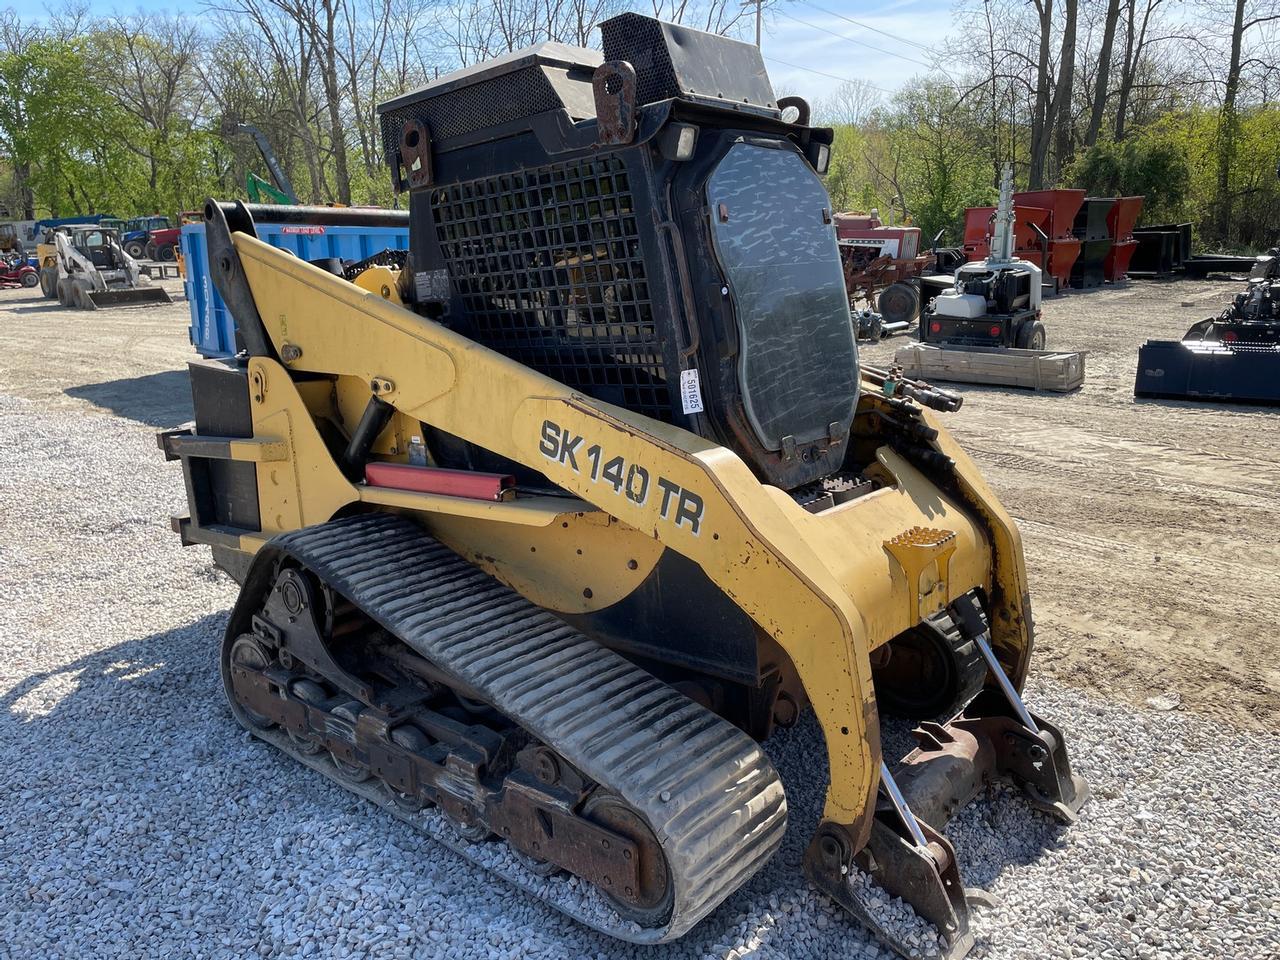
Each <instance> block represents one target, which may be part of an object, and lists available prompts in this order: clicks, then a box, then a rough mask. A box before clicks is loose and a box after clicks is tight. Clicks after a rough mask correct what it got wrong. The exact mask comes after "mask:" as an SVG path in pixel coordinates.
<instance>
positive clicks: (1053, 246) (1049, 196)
mask: <svg viewBox="0 0 1280 960" xmlns="http://www.w3.org/2000/svg"><path fill="white" fill-rule="evenodd" d="M1013 202H1014V203H1016V204H1024V203H1025V204H1026V205H1027V206H1030V207H1040V208H1041V209H1044V210H1048V211H1049V226H1048V229H1047V230H1046V231H1045V232H1046V233H1047V234H1048V236H1049V263H1048V266H1047V267H1046V268H1045V273H1047V274H1048V275H1049V276H1051V277H1053V278H1054V279H1056V280H1057V281H1058V286H1059V287H1065V286H1066V285H1067V283H1068V282H1069V281H1070V280H1071V268H1072V267H1073V266H1074V265H1075V262H1076V258H1077V257H1078V256H1080V241H1079V240H1078V239H1077V238H1076V237H1075V236H1073V235H1072V233H1071V229H1072V227H1074V226H1075V222H1076V214H1077V213H1079V212H1080V205H1081V204H1082V203H1084V191H1083V190H1067V189H1063V190H1024V191H1023V192H1022V193H1015V194H1014V195H1013ZM1035 262H1036V263H1039V262H1040V261H1039V260H1038V259H1037V260H1036V261H1035Z"/></svg>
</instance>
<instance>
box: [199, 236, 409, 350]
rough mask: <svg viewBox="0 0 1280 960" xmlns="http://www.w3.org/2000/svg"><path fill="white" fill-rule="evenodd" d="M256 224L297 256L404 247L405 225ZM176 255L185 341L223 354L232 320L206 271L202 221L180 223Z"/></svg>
mask: <svg viewBox="0 0 1280 960" xmlns="http://www.w3.org/2000/svg"><path fill="white" fill-rule="evenodd" d="M256 229H257V231H258V238H259V239H260V240H262V241H264V242H266V243H269V244H271V245H272V246H273V247H279V248H280V249H282V250H289V251H291V252H293V253H294V254H296V255H297V256H298V257H299V258H300V259H303V260H320V259H323V258H325V257H338V258H340V259H342V260H353V261H354V260H363V259H365V258H366V257H371V256H373V255H374V254H375V253H381V252H382V251H383V250H407V249H409V229H408V227H350V226H340V227H335V226H311V225H304V224H290V223H259V224H256ZM182 259H183V263H184V267H185V269H186V273H187V279H186V288H187V307H188V309H190V311H191V330H190V336H191V344H192V346H194V347H195V348H196V350H198V351H199V352H200V355H201V356H205V357H229V356H231V355H232V354H234V353H235V352H236V329H235V321H233V320H232V319H231V313H230V312H229V311H228V310H227V305H226V304H225V303H224V302H223V301H222V297H221V296H220V295H219V294H218V291H217V290H216V289H215V288H214V286H213V280H212V278H211V277H210V276H209V251H208V246H207V245H206V243H205V239H204V224H203V223H189V224H187V225H186V226H184V227H183V228H182Z"/></svg>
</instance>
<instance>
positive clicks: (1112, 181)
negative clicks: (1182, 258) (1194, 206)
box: [1064, 124, 1191, 223]
mask: <svg viewBox="0 0 1280 960" xmlns="http://www.w3.org/2000/svg"><path fill="white" fill-rule="evenodd" d="M1064 179H1065V181H1066V182H1067V183H1070V184H1072V185H1073V186H1076V187H1079V188H1081V189H1083V190H1084V191H1086V192H1087V193H1088V194H1090V195H1091V196H1095V197H1121V196H1125V197H1127V196H1139V195H1140V196H1143V197H1145V198H1146V199H1145V200H1144V201H1143V214H1144V219H1146V220H1147V221H1148V222H1152V223H1154V222H1159V221H1172V220H1180V219H1181V218H1183V217H1185V216H1186V215H1187V204H1188V200H1189V198H1190V192H1191V165H1190V158H1189V157H1188V156H1187V149H1186V144H1185V142H1180V140H1179V138H1178V137H1177V136H1176V135H1175V133H1174V132H1173V131H1172V130H1170V129H1169V125H1167V124H1160V125H1157V126H1153V127H1148V128H1146V129H1144V130H1142V131H1140V132H1139V133H1138V134H1137V135H1135V136H1133V137H1130V138H1129V139H1126V140H1122V141H1120V142H1119V143H1117V142H1116V141H1114V140H1102V141H1099V142H1098V143H1095V144H1094V145H1093V146H1092V147H1090V148H1089V149H1088V150H1087V151H1085V152H1084V153H1083V154H1081V155H1080V156H1079V157H1077V158H1076V160H1075V162H1074V163H1073V164H1072V165H1071V166H1070V167H1069V168H1068V169H1067V172H1066V176H1065V177H1064Z"/></svg>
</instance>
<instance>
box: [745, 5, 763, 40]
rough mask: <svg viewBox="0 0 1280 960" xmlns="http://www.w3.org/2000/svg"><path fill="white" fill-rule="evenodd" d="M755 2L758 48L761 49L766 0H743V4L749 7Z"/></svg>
mask: <svg viewBox="0 0 1280 960" xmlns="http://www.w3.org/2000/svg"><path fill="white" fill-rule="evenodd" d="M753 3H754V4H755V8H756V49H757V50H759V49H760V21H761V19H762V18H763V12H764V0H742V6H744V7H748V6H751V5H752V4H753Z"/></svg>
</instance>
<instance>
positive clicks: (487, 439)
mask: <svg viewBox="0 0 1280 960" xmlns="http://www.w3.org/2000/svg"><path fill="white" fill-rule="evenodd" d="M207 215H208V216H209V221H210V228H211V229H210V262H211V269H212V270H213V271H214V272H215V276H216V278H217V279H218V281H219V286H220V287H221V288H222V289H223V290H224V297H225V298H226V299H227V300H228V303H229V304H231V305H232V308H233V311H234V312H235V314H236V316H237V320H238V322H239V323H240V324H241V328H242V334H243V336H244V339H245V342H246V345H247V346H248V348H249V350H248V352H249V354H250V355H249V357H248V359H247V370H246V371H245V374H246V380H245V383H246V385H247V390H248V392H249V411H250V415H251V420H252V431H251V435H250V436H244V437H223V438H219V437H210V436H203V435H202V436H198V437H183V436H170V437H168V438H166V450H167V451H168V452H169V454H170V455H171V456H174V457H182V458H183V459H184V460H186V461H188V462H187V464H186V466H187V470H186V474H187V477H188V483H189V484H192V483H195V484H198V483H199V482H200V480H199V478H200V475H201V471H200V465H201V464H202V463H203V464H208V463H211V462H212V463H225V462H227V461H231V462H235V463H241V464H248V465H251V466H252V473H253V481H252V483H253V484H254V486H255V487H256V500H257V503H258V511H257V513H258V516H257V518H256V521H257V527H256V529H255V528H253V526H252V523H253V518H251V519H250V521H249V525H248V526H246V527H239V526H236V525H235V524H228V523H219V522H216V521H213V520H211V519H209V518H202V517H201V516H199V512H198V511H196V515H195V516H193V517H191V518H188V519H183V520H181V521H179V522H178V523H179V527H180V531H181V533H182V535H183V538H184V540H185V541H186V542H195V543H208V544H211V545H213V546H215V547H217V548H221V549H223V550H224V551H230V552H232V553H239V554H240V555H241V556H247V555H251V554H253V553H254V552H256V551H257V550H258V549H259V548H260V547H261V546H262V545H263V544H264V543H265V542H266V541H267V540H268V539H269V538H270V537H271V536H273V535H275V534H277V533H281V532H285V531H288V530H293V529H298V528H300V527H304V526H308V525H311V524H315V523H320V522H324V521H326V520H329V519H331V518H333V517H335V516H338V515H341V514H343V513H344V512H349V511H351V510H352V509H358V508H359V507H361V506H362V505H363V506H368V507H375V508H378V509H383V510H388V509H389V510H394V511H399V512H404V513H408V514H410V515H413V516H415V517H417V518H418V519H419V520H420V522H422V523H424V524H425V525H426V526H427V528H428V529H429V530H430V531H431V532H432V533H433V534H434V535H436V536H437V537H439V538H440V539H442V540H443V541H444V542H446V543H448V544H449V545H450V546H451V547H453V548H454V549H455V550H457V551H458V552H459V553H461V554H462V555H464V556H466V557H468V558H469V559H472V560H473V562H476V563H477V564H478V565H480V566H481V567H482V568H484V569H486V570H488V571H489V572H491V573H493V574H495V575H496V576H497V577H498V578H499V579H502V580H504V581H505V582H507V583H508V584H509V585H511V586H513V587H514V588H515V589H516V590H518V591H519V592H521V593H523V594H525V595H526V596H527V597H528V598H529V599H531V600H533V601H534V602H535V603H538V604H539V605H542V606H544V607H547V608H549V609H552V610H554V611H557V612H560V613H562V614H572V613H577V612H582V611H585V610H590V609H594V608H598V607H600V606H604V605H607V604H608V603H611V602H614V601H615V600H616V599H617V598H619V597H621V596H625V595H626V594H627V593H628V592H629V591H630V590H631V589H633V588H634V586H635V585H636V584H637V583H638V582H639V581H640V580H641V579H642V578H643V576H644V575H645V574H646V572H647V569H651V567H652V563H653V562H654V561H655V559H656V553H657V552H660V550H659V549H658V548H660V547H666V548H669V549H671V550H674V551H676V552H678V553H679V554H681V555H682V556H684V557H686V558H688V559H689V560H691V561H692V562H693V563H695V564H697V565H698V566H699V567H700V568H701V569H702V571H704V572H705V574H706V575H707V577H708V578H709V579H710V580H711V581H712V582H713V583H714V584H715V585H716V586H717V587H718V588H719V589H720V590H721V591H723V593H724V595H725V596H726V597H728V598H729V599H730V600H731V601H732V602H733V603H734V604H736V605H737V606H738V607H740V608H741V610H742V611H743V612H744V613H745V614H746V615H747V616H749V617H750V618H751V619H752V620H753V621H754V623H755V624H756V625H757V626H758V627H759V628H760V629H761V630H762V631H764V632H765V633H767V634H768V635H769V636H770V637H771V638H772V640H773V641H774V642H776V644H777V645H778V647H779V648H780V649H781V650H782V651H784V652H785V655H786V656H787V658H789V661H790V666H791V668H792V669H794V671H795V672H796V673H797V674H798V676H799V678H800V681H801V683H802V684H803V687H804V693H805V696H806V698H807V700H808V701H809V703H810V704H811V705H812V706H813V708H814V710H815V711H816V713H817V716H818V719H819V722H820V723H821V725H822V728H823V730H824V732H825V734H826V739H827V751H828V760H829V763H830V769H831V786H830V789H829V791H828V794H827V798H826V803H825V807H824V813H823V818H824V825H823V829H822V830H820V831H819V835H820V836H821V835H827V836H829V835H832V834H833V833H834V834H836V835H838V836H839V837H841V838H842V845H844V846H847V849H849V850H851V851H856V850H859V849H861V848H863V847H864V846H865V844H866V842H867V839H868V837H869V836H870V834H871V830H872V821H873V818H874V814H875V807H876V799H877V793H878V785H879V782H880V763H881V758H880V756H879V742H880V738H879V728H878V724H879V720H878V714H877V710H876V700H875V694H874V690H873V687H872V680H871V666H870V660H869V657H870V654H871V653H872V651H873V650H875V649H877V648H878V647H880V646H882V645H884V644H886V643H888V642H889V640H891V639H892V638H893V637H894V636H896V635H897V634H899V633H900V632H902V630H904V629H907V628H909V627H910V626H912V625H914V624H915V623H916V622H918V620H919V619H920V617H921V615H922V614H927V613H930V612H936V611H937V610H941V609H944V608H945V607H946V606H947V605H948V604H950V603H952V602H954V601H955V600H957V599H958V598H959V597H961V596H963V595H965V594H966V593H968V592H970V591H972V590H973V589H975V588H977V589H980V590H982V591H983V592H984V594H985V595H986V596H987V597H988V607H989V611H990V616H991V634H992V640H993V644H994V646H995V649H996V651H997V654H998V656H999V657H1000V660H1001V663H1002V665H1003V667H1004V670H1005V672H1006V673H1007V674H1008V675H1009V676H1011V677H1012V678H1013V680H1014V683H1015V684H1017V685H1018V686H1020V685H1021V682H1022V679H1023V677H1024V676H1025V671H1026V666H1027V662H1028V659H1029V655H1030V650H1031V644H1032V637H1031V624H1030V618H1029V614H1028V600H1027V590H1026V574H1025V569H1024V567H1023V562H1022V551H1021V544H1020V540H1019V534H1018V531H1017V529H1016V527H1015V526H1014V524H1013V522H1012V521H1011V519H1010V518H1009V517H1008V515H1007V514H1006V513H1005V512H1004V510H1003V509H1002V508H1001V507H1000V506H999V504H998V502H997V501H996V499H995V497H994V496H993V495H992V494H991V492H990V490H989V489H988V488H987V486H986V484H985V483H984V482H983V480H982V479H981V477H980V476H979V474H978V471H977V470H976V468H975V467H974V465H973V463H972V462H971V461H970V460H969V458H968V457H967V456H966V455H965V454H964V453H963V451H961V450H960V448H959V447H958V446H957V445H956V444H955V443H954V442H953V441H952V440H951V439H950V437H949V436H948V435H947V434H946V432H945V431H943V430H941V429H940V428H939V427H938V424H937V423H936V421H935V420H934V419H933V418H932V416H931V415H930V414H928V412H927V411H925V412H923V416H924V419H925V422H926V423H927V425H928V427H930V428H931V429H934V430H936V431H937V439H936V441H935V442H934V452H935V453H936V454H938V455H940V456H939V457H938V458H937V460H935V461H930V462H931V463H935V464H936V463H947V464H949V466H948V467H947V468H946V470H945V471H943V472H944V473H945V474H946V475H945V476H940V475H938V472H937V471H936V470H935V471H933V472H934V474H935V475H934V476H932V477H928V476H926V475H925V473H924V472H922V470H921V469H920V465H919V464H918V463H917V464H913V463H912V462H911V461H910V460H908V459H907V457H905V456H903V455H902V453H901V452H899V451H898V450H895V449H894V448H893V447H892V445H889V444H885V445H883V446H882V447H880V448H879V449H878V450H877V451H876V454H875V456H876V460H877V461H878V463H877V465H876V467H875V469H876V470H877V471H878V472H879V473H880V474H881V475H882V476H883V477H884V478H885V480H886V487H885V489H882V490H879V491H877V492H876V493H875V494H873V495H872V497H873V498H874V501H873V500H871V499H863V500H862V501H855V502H853V503H852V504H850V505H848V506H847V507H846V508H844V510H843V511H839V512H838V513H839V514H840V517H841V519H842V522H840V523H839V525H838V526H833V528H832V529H830V530H829V531H827V533H826V536H829V537H832V538H833V540H832V547H833V549H834V550H836V551H840V548H841V547H843V550H842V551H840V552H843V554H844V557H843V561H842V565H841V567H840V569H838V570H834V571H833V569H832V566H831V565H829V558H828V562H824V560H823V559H822V558H820V556H819V555H818V553H817V552H816V551H815V549H814V545H813V541H812V540H811V539H810V537H812V536H814V535H815V534H816V533H817V532H818V529H817V528H818V523H819V520H820V518H815V517H813V516H812V515H811V514H809V513H807V512H806V511H805V510H804V509H803V508H802V507H800V506H799V505H797V504H796V502H795V501H794V500H793V499H792V498H790V497H789V496H787V495H786V494H784V493H782V491H779V490H776V489H774V488H772V487H768V486H765V485H762V484H761V483H760V481H759V480H758V479H757V478H756V476H755V475H754V474H753V473H752V472H751V471H750V470H749V469H748V468H747V466H746V465H745V464H744V463H743V461H742V460H741V459H739V458H738V457H737V456H736V455H734V454H733V453H732V452H730V451H729V450H727V449H725V448H723V447H720V446H718V445H716V444H714V443H712V442H709V441H707V440H704V439H703V438H700V437H698V436H696V435H694V434H692V433H689V432H688V431H685V430H682V429H680V428H678V427H674V426H672V425H669V424H665V423H662V422H659V421H656V420H652V419H650V418H647V417H644V416H640V415H637V414H633V413H630V412H628V411H626V410H623V409H620V408H618V407H614V406H611V405H609V404H606V403H603V402H600V401H597V400H593V399H590V398H587V397H585V396H583V395H581V394H579V393H576V392H575V391H572V390H570V389H569V388H567V387H565V386H564V385H562V384H559V383H557V382H555V381H552V380H550V379H548V378H547V377H544V376H542V375H540V374H537V373H536V372H533V371H531V370H530V369H529V368H527V367H525V366H523V365H521V364H519V363H516V362H515V361H513V360H510V359H509V358H506V357H503V356H502V355H500V354H497V353H495V352H493V351H491V350H488V349H486V348H484V347H482V346H479V345H477V344H476V343H475V342H473V341H471V340H469V339H467V338H465V337H463V336H461V335H459V334H457V333H454V332H452V331H450V330H449V329H447V328H446V327H445V326H443V325H441V324H439V323H436V322H434V321H431V320H428V319H425V318H423V317H420V316H418V315H417V314H415V313H413V312H411V311H409V310H407V309H404V308H402V307H400V306H398V305H396V304H394V303H392V302H390V301H389V300H387V299H384V298H383V297H382V296H380V295H378V294H377V293H371V292H367V291H365V290H364V289H362V288H361V287H358V286H356V285H354V284H351V283H348V282H346V281H345V280H343V279H341V278H338V277H335V276H333V275H331V274H329V273H326V272H324V271H323V270H320V269H319V268H317V267H315V266H312V265H310V264H307V263H304V262H302V261H300V260H298V259H296V258H294V257H291V256H289V255H288V254H286V253H283V252H281V251H279V250H276V249H274V248H272V247H270V246H269V245H267V244H264V243H262V242H261V241H259V240H257V239H256V238H255V237H254V236H253V235H252V233H251V231H252V223H251V220H249V218H248V216H247V214H245V215H244V217H243V218H242V219H241V220H240V221H239V222H236V220H237V218H233V225H234V226H237V227H240V228H241V229H228V227H227V225H226V221H225V220H223V219H222V218H221V215H220V212H219V211H216V210H215V211H207ZM219 227H221V229H220V230H219ZM220 233H221V237H219V234H220ZM220 239H221V241H222V242H221V243H220V242H219V240H220ZM255 328H256V329H255ZM374 401H376V402H378V403H382V404H387V405H389V406H390V407H391V408H392V410H393V416H392V417H391V419H390V421H389V423H388V426H387V427H386V430H385V431H384V432H383V434H382V435H381V440H380V443H381V444H382V452H385V453H390V454H392V455H395V454H397V453H403V452H404V451H405V449H406V448H407V445H408V442H409V436H408V434H409V433H411V432H414V430H415V425H416V424H418V423H427V424H430V425H432V426H434V427H437V428H438V429H441V430H445V431H448V432H450V433H452V434H454V435H456V436H459V437H461V438H463V439H464V440H467V441H470V442H473V443H476V444H478V445H482V446H484V447H485V448H487V449H490V450H492V451H493V452H495V453H497V454H499V455H501V456H503V457H506V458H509V459H510V460H512V461H515V462H517V463H520V464H524V465H526V466H528V467H530V468H532V469H535V470H538V471H540V472H541V473H543V474H544V475H545V476H546V477H547V478H548V479H549V480H551V481H552V482H553V483H555V484H556V485H557V486H558V487H559V488H561V489H562V490H563V491H565V492H567V493H568V494H570V495H571V496H569V497H565V496H544V497H536V496H535V497H522V498H519V499H516V500H511V501H494V502H485V501H480V500H472V499H467V498H460V497H449V496H441V495H435V494H424V493H415V492H411V491H405V490H396V489H388V488H384V487H376V486H371V485H367V484H362V483H353V482H352V480H351V479H349V478H348V477H347V476H344V474H343V471H342V470H341V469H340V467H339V465H338V463H337V462H335V459H334V457H333V456H332V454H331V453H330V450H329V448H328V447H327V446H326V444H325V442H324V440H323V438H322V437H321V435H320V432H319V431H318V429H317V427H316V422H315V416H316V413H317V411H319V410H323V409H331V408H332V407H333V406H334V405H336V407H337V408H338V409H339V410H341V411H343V412H344V413H345V414H346V419H348V421H349V422H354V421H355V419H358V418H359V416H360V414H361V411H362V410H363V409H364V408H366V406H368V405H369V404H371V403H373V402H374ZM892 412H893V408H892V403H891V402H890V401H889V400H888V399H886V398H883V397H877V396H875V395H873V394H870V393H868V392H866V391H864V396H863V400H862V401H861V403H860V406H859V411H858V414H859V418H860V420H862V421H863V422H866V421H869V420H875V419H877V418H879V417H882V416H891V415H892ZM856 432H857V430H856V428H855V433H856ZM193 478H194V479H193ZM939 489H942V490H945V491H946V494H945V496H944V497H940V496H939V492H938V491H939ZM189 500H190V502H191V503H193V504H196V503H198V502H199V496H198V491H195V490H189ZM924 504H927V505H928V509H929V511H930V513H931V515H932V516H933V518H934V519H935V521H936V522H937V524H938V526H939V527H941V528H943V529H936V528H935V529H920V528H915V529H910V528H909V524H910V521H911V519H912V518H913V517H918V516H919V510H920V507H921V506H922V505H924ZM868 507H869V509H868ZM833 513H834V512H833ZM828 523H829V524H833V525H834V524H835V523H836V518H829V519H828ZM516 528H518V529H519V531H520V534H521V535H520V537H518V538H513V537H511V536H510V531H511V530H512V529H516ZM851 536H853V537H854V538H855V539H853V540H850V537H851ZM593 541H594V542H596V543H599V545H600V549H599V551H598V552H596V551H591V550H590V549H589V547H590V545H591V544H592V543H593ZM529 543H532V544H534V550H535V551H536V550H538V549H544V550H552V551H560V552H561V553H563V552H572V551H571V550H570V547H569V545H570V544H574V545H580V544H582V543H586V544H588V548H587V549H586V550H585V552H589V553H592V552H593V553H594V557H593V558H592V559H593V567H592V570H591V574H590V578H589V586H583V583H584V581H585V580H586V579H587V578H586V576H585V570H584V569H583V568H578V569H576V570H575V569H574V568H573V566H572V564H570V565H569V566H568V569H569V570H570V573H568V574H566V575H565V576H564V577H562V578H558V579H557V578H552V579H553V581H554V582H548V580H547V577H546V570H545V569H543V568H541V567H540V568H539V570H540V573H541V576H538V577H535V575H534V572H533V567H532V566H531V565H530V563H529V561H528V559H527V557H526V558H521V557H519V556H518V555H517V550H521V551H526V552H527V551H528V549H529V547H528V546H526V544H529ZM620 545H621V546H622V547H623V548H624V549H622V550H621V552H619V547H620ZM578 549H579V552H580V553H582V552H584V548H582V547H581V546H579V547H578ZM606 549H609V550H610V552H612V553H613V554H614V556H612V557H610V558H607V559H606V558H605V557H603V556H602V555H601V554H602V553H603V552H604V551H605V550H606ZM623 554H625V555H623ZM578 576H582V577H583V579H577V577H578ZM815 842H816V841H815Z"/></svg>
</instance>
